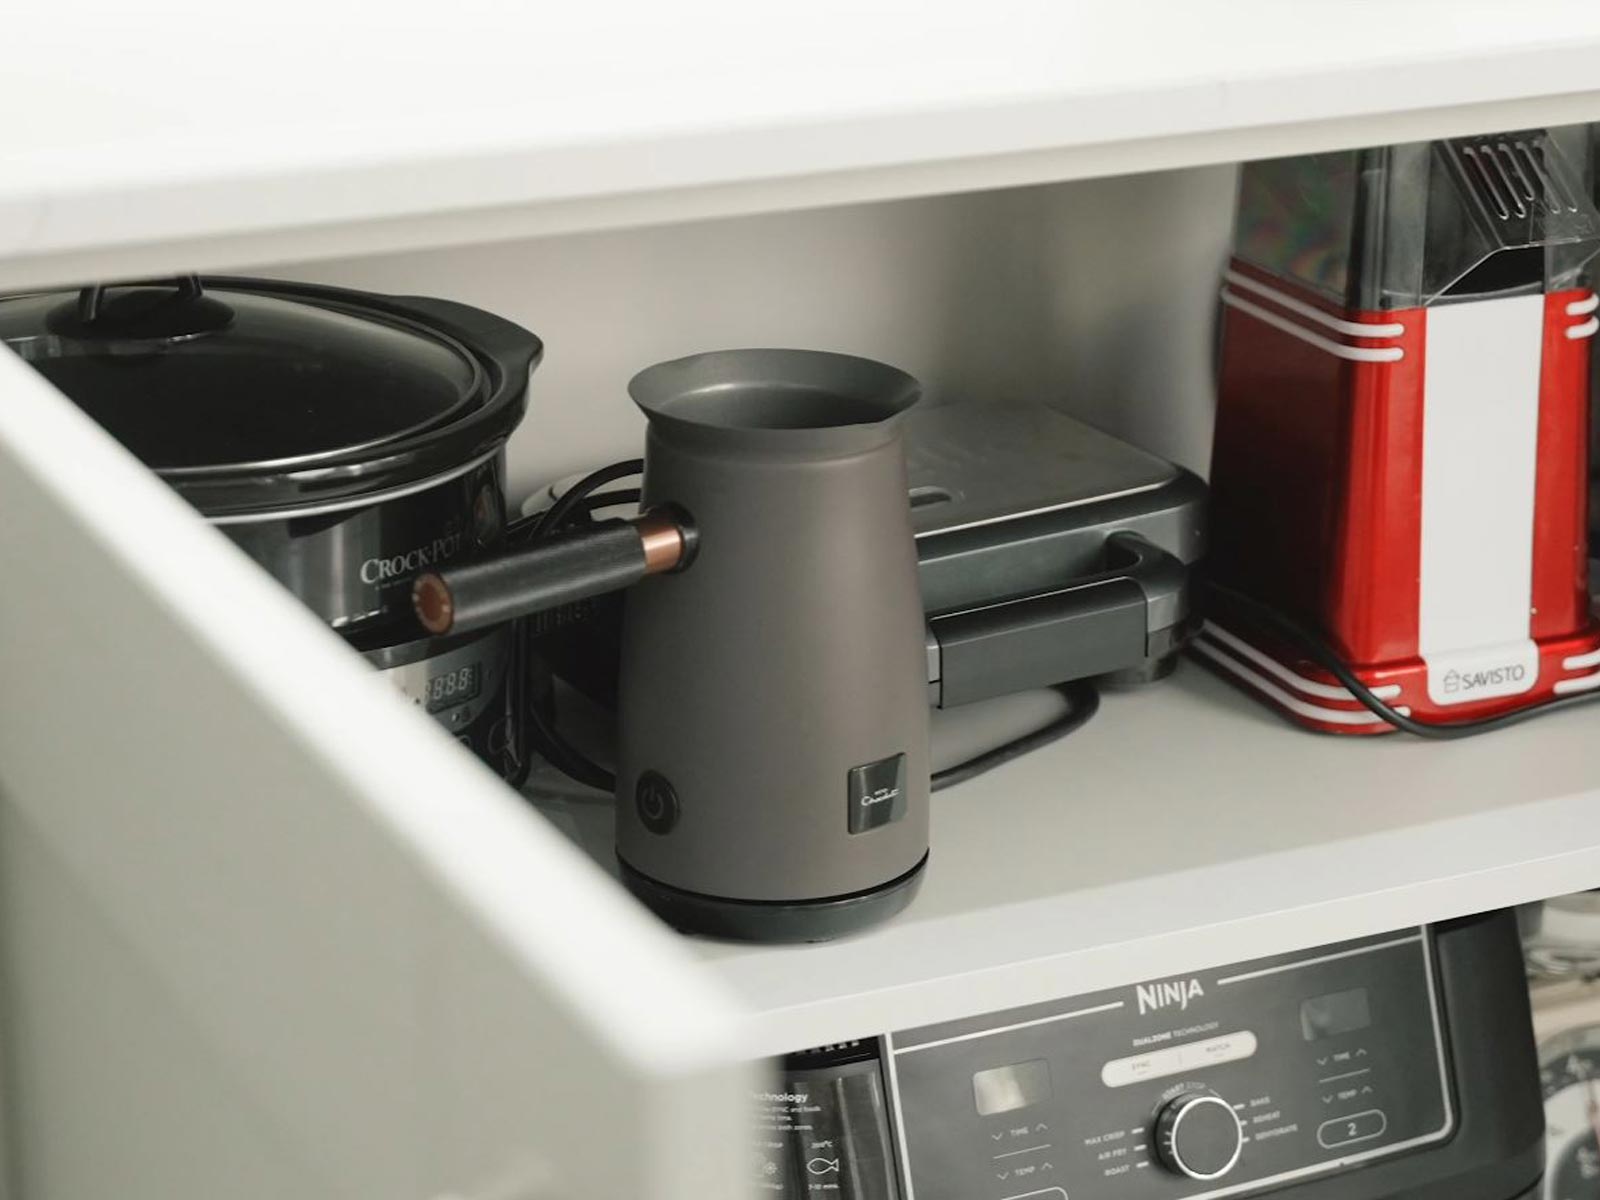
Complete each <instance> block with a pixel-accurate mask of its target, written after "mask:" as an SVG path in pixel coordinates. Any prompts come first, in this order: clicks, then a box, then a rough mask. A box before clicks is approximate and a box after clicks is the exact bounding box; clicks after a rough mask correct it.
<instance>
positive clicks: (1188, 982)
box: [883, 929, 1454, 1200]
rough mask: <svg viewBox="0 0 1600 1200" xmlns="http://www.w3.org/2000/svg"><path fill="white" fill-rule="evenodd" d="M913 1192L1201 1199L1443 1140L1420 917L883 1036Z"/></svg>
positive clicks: (1035, 1199)
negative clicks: (1377, 931) (1236, 961)
mask: <svg viewBox="0 0 1600 1200" xmlns="http://www.w3.org/2000/svg"><path fill="white" fill-rule="evenodd" d="M883 1056H884V1064H883V1065H884V1072H885V1076H886V1078H887V1080H888V1084H889V1097H888V1100H889V1103H890V1105H891V1107H892V1109H893V1110H894V1112H895V1114H896V1124H897V1125H898V1127H899V1129H898V1132H899V1155H900V1167H901V1174H902V1176H903V1177H904V1178H905V1179H906V1180H907V1182H909V1184H910V1186H909V1187H907V1188H906V1189H905V1190H906V1193H907V1194H908V1195H910V1196H914V1197H915V1200H1024V1198H1025V1200H1068V1198H1069V1197H1070V1198H1072V1200H1076V1198H1078V1197H1081V1196H1094V1197H1108V1198H1109V1197H1116V1198H1120V1200H1169V1198H1180V1197H1181V1198H1183V1200H1198V1198H1200V1197H1208V1196H1221V1195H1233V1194H1236V1193H1239V1192H1245V1191H1253V1190H1255V1189H1257V1188H1262V1189H1265V1188H1270V1187H1272V1186H1274V1185H1277V1184H1280V1183H1288V1182H1290V1181H1293V1180H1300V1179H1304V1178H1309V1177H1313V1176H1315V1175H1318V1174H1320V1173H1323V1172H1326V1171H1331V1170H1337V1169H1339V1168H1341V1167H1344V1166H1349V1165H1355V1164H1358V1163H1364V1162H1367V1161H1370V1160H1372V1159H1375V1158H1380V1157H1383V1156H1386V1155H1391V1154H1396V1153H1399V1152H1401V1151H1404V1150H1409V1149H1414V1148H1417V1147H1421V1146H1424V1145H1428V1144H1432V1143H1435V1142H1440V1141H1443V1140H1445V1139H1447V1138H1448V1137H1449V1136H1450V1134H1451V1132H1452V1130H1453V1128H1454V1118H1453V1113H1452V1106H1451V1100H1450V1085H1449V1073H1448V1068H1447V1066H1446V1063H1447V1061H1448V1052H1447V1047H1446V1044H1445V1031H1444V1027H1443V1022H1442V1020H1441V1019H1440V1013H1439V1006H1438V1000H1437V991H1436V983H1435V979H1434V965H1433V960H1432V950H1431V944H1430V941H1429V938H1428V936H1427V934H1426V932H1425V931H1424V930H1420V929H1419V930H1410V931H1407V932H1401V933H1396V934H1389V935H1385V936H1380V937H1374V938H1367V939H1363V940H1361V941H1356V942H1348V943H1343V944H1341V945H1338V946H1333V947H1326V948H1322V949H1319V950H1317V951H1315V952H1310V953H1306V954H1301V955H1287V956H1283V957H1280V958H1274V959H1265V960H1261V961H1259V962H1253V963H1247V964H1241V965H1237V966H1232V967H1226V968H1223V969H1220V970H1216V971H1209V972H1198V973H1196V974H1194V975H1186V976H1182V977H1179V978H1173V979H1159V980H1151V981H1149V982H1148V983H1142V984H1139V985H1137V986H1135V987H1131V988H1122V989H1118V990H1115V991H1109V992H1101V993H1096V994H1093V995H1088V996H1079V997H1076V998H1074V999H1072V1000H1068V1001H1061V1002H1057V1003H1054V1004H1045V1005H1036V1006H1032V1007H1029V1008H1023V1009H1015V1010H1012V1011H1009V1012H1005V1013H1000V1014H993V1015H990V1016H987V1017H981V1018H976V1019H973V1020H967V1021H959V1022H952V1023H949V1024H945V1025H937V1026H930V1027H927V1028H922V1029H914V1030H909V1031H905V1032H901V1033H897V1034H894V1035H892V1036H890V1037H888V1038H886V1039H884V1046H883Z"/></svg>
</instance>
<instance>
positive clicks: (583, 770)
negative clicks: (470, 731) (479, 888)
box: [523, 458, 1100, 792]
mask: <svg viewBox="0 0 1600 1200" xmlns="http://www.w3.org/2000/svg"><path fill="white" fill-rule="evenodd" d="M643 470H644V461H643V460H642V459H637V458H633V459H628V460H627V461H625V462H618V463H612V464H611V465H610V466H608V467H601V468H600V469H599V470H597V471H592V472H590V473H589V474H588V475H585V476H584V477H583V478H582V479H580V480H579V481H578V482H577V483H575V484H573V485H572V487H570V488H569V489H567V491H565V492H563V493H562V495H561V497H560V498H559V499H557V500H556V502H555V503H554V504H552V505H551V506H550V507H549V508H548V509H546V510H545V511H544V513H543V514H541V515H540V516H538V517H535V518H530V523H529V524H528V526H527V530H526V532H525V534H524V535H523V537H524V538H525V539H526V540H530V541H531V540H533V539H536V538H542V537H549V536H550V535H552V534H554V533H557V532H559V531H560V530H561V528H562V527H563V526H564V525H566V524H569V523H571V522H572V521H574V520H579V519H583V518H586V517H587V516H588V515H589V514H591V513H592V512H594V511H595V510H596V509H598V508H605V507H609V506H610V505H613V504H623V503H627V502H630V501H633V502H637V501H638V499H639V493H638V491H637V490H633V489H628V490H624V491H617V492H607V493H604V494H601V495H595V493H596V492H598V491H599V489H601V488H603V487H605V486H606V485H607V484H611V483H615V482H617V481H618V480H621V479H627V478H630V477H631V476H634V475H638V474H641V473H642V472H643ZM1056 690H1057V691H1059V692H1060V693H1061V694H1062V695H1063V696H1065V697H1066V699H1067V710H1066V712H1064V713H1063V714H1062V715H1061V716H1059V717H1057V718H1056V719H1055V720H1053V721H1051V722H1050V723H1049V724H1047V725H1044V726H1042V727H1041V728H1039V729H1035V730H1033V731H1032V732H1031V733H1025V734H1023V735H1022V736H1021V737H1019V738H1015V739H1013V740H1011V741H1009V742H1006V743H1004V744H1003V745H1000V746H996V747H994V748H993V749H992V750H986V751H984V752H983V753H982V754H978V755H974V756H973V757H972V758H970V759H968V760H967V761H966V762H962V763H957V764H956V765H955V766H953V767H948V768H946V769H945V770H943V771H936V772H934V774H933V778H932V790H934V791H939V790H940V789H942V788H947V787H953V786H954V785H956V784H958V783H964V782H965V781H967V780H968V779H972V778H974V777H975V776H978V775H982V774H984V773H985V772H987V771H992V770H994V768H996V767H998V766H1002V765H1004V764H1005V763H1008V762H1010V761H1011V760H1012V759H1014V758H1018V757H1020V756H1022V755H1024V754H1027V753H1028V752H1029V751H1032V750H1037V749H1038V748H1039V747H1041V746H1046V745H1049V744H1050V743H1051V742H1054V741H1056V740H1058V739H1060V738H1064V737H1066V736H1067V734H1069V733H1072V732H1073V731H1074V730H1076V729H1080V728H1082V727H1083V725H1084V724H1086V723H1087V722H1088V720H1089V718H1090V717H1092V716H1094V714H1095V713H1096V712H1097V711H1098V710H1099V708H1100V695H1099V693H1098V692H1096V691H1095V689H1094V687H1093V686H1092V685H1090V684H1089V683H1086V682H1083V681H1079V682H1077V683H1068V684H1062V685H1060V686H1059V687H1058V688H1057V689H1056ZM528 727H529V733H530V735H531V738H532V740H533V742H534V746H535V748H536V749H537V750H538V751H539V753H540V754H542V755H543V756H544V757H545V760H546V761H548V762H549V763H550V765H551V766H553V767H555V768H556V770H558V771H560V772H561V773H562V774H563V775H566V776H567V777H568V778H569V779H573V780H576V781H577V782H578V783H581V784H584V785H586V786H588V787H592V788H598V789H599V790H600V791H604V792H615V791H616V787H617V777H616V774H615V772H613V771H611V770H609V769H607V768H606V767H603V766H601V765H600V764H599V763H597V762H595V761H594V760H593V759H591V758H590V757H589V756H588V755H586V754H584V753H583V751H581V750H579V749H578V748H577V747H576V746H574V745H572V743H570V742H569V741H567V739H566V738H565V737H564V736H563V735H562V733H561V731H560V730H558V729H556V728H555V726H554V724H553V723H551V722H547V721H546V720H545V719H544V714H543V713H541V712H539V710H538V708H537V706H535V705H532V704H530V705H529V706H528Z"/></svg>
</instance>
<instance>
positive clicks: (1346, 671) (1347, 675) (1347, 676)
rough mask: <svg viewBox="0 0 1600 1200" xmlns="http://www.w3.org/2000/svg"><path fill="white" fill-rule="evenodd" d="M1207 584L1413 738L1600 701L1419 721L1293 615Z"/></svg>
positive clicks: (1480, 728)
mask: <svg viewBox="0 0 1600 1200" xmlns="http://www.w3.org/2000/svg"><path fill="white" fill-rule="evenodd" d="M1205 586H1206V587H1207V589H1208V590H1209V591H1211V592H1212V593H1213V594H1215V595H1217V596H1220V597H1222V598H1223V599H1225V600H1226V601H1227V602H1228V603H1229V604H1231V605H1233V606H1235V607H1237V608H1241V609H1244V610H1245V611H1246V612H1248V613H1249V614H1250V615H1251V616H1252V617H1255V618H1256V619H1257V620H1259V621H1261V622H1262V623H1263V624H1264V625H1266V626H1268V627H1269V628H1271V629H1272V630H1274V631H1275V632H1277V633H1278V634H1279V635H1280V636H1281V637H1283V638H1284V639H1285V640H1286V641H1288V642H1289V643H1291V644H1292V645H1294V646H1295V647H1296V648H1297V649H1299V650H1301V651H1303V652H1304V653H1305V655H1306V656H1307V657H1308V658H1310V659H1311V661H1312V662H1314V663H1316V664H1317V665H1318V666H1320V667H1322V668H1323V669H1324V670H1325V671H1327V672H1328V673H1329V674H1330V675H1332V676H1333V677H1334V678H1335V679H1337V680H1338V681H1339V682H1340V683H1341V684H1343V685H1344V686H1345V687H1346V688H1347V689H1349V692H1350V694H1351V695H1352V696H1354V697H1355V698H1356V700H1357V701H1359V702H1360V704H1361V706H1362V707H1363V708H1365V709H1366V710H1367V711H1368V712H1370V713H1372V714H1373V715H1374V716H1377V717H1379V718H1381V719H1382V720H1384V721H1387V722H1388V723H1389V724H1390V725H1393V726H1394V727H1395V728H1396V729H1399V730H1402V731H1403V732H1405V733H1409V734H1412V735H1413V736H1415V737H1420V738H1432V739H1434V740H1435V741H1447V740H1451V739H1454V738H1464V737H1473V736H1474V735H1476V734H1480V733H1492V732H1493V731H1494V730H1496V729H1505V728H1506V727H1507V726H1510V725H1520V724H1521V723H1522V722H1523V721H1531V720H1532V719H1533V718H1534V717H1542V716H1544V715H1545V714H1547V713H1553V712H1561V711H1563V710H1564V709H1568V708H1578V707H1579V706H1581V705H1584V704H1592V703H1593V702H1595V701H1596V700H1600V689H1596V690H1594V691H1589V692H1579V693H1576V694H1575V695H1571V696H1563V697H1562V698H1561V699H1559V700H1550V701H1547V702H1546V703H1544V704H1540V705H1538V706H1537V707H1534V708H1522V709H1518V710H1516V711H1515V712H1508V713H1500V714H1499V715H1497V716H1493V717H1469V718H1467V719H1465V720H1461V721H1419V720H1417V719H1416V718H1415V717H1409V716H1407V715H1406V714H1405V713H1402V712H1398V711H1396V710H1395V709H1393V708H1391V707H1390V706H1389V705H1388V704H1386V703H1384V701H1382V700H1381V699H1379V698H1378V696H1377V695H1376V694H1375V693H1374V692H1373V691H1372V689H1371V688H1369V687H1368V686H1367V685H1366V684H1364V683H1362V682H1361V680H1360V679H1358V678H1356V674H1355V672H1354V671H1352V670H1351V669H1350V668H1349V666H1347V665H1346V664H1345V662H1344V660H1343V659H1341V658H1340V657H1339V655H1338V654H1337V653H1336V652H1335V651H1334V649H1333V647H1331V646H1329V645H1328V643H1327V642H1325V641H1324V640H1323V639H1322V638H1320V637H1318V636H1317V635H1316V634H1315V633H1313V632H1312V631H1311V630H1310V629H1308V628H1307V627H1306V626H1304V625H1302V624H1301V623H1300V622H1299V621H1296V620H1295V619H1294V618H1293V617H1291V616H1289V615H1288V614H1286V613H1283V612H1280V611H1279V610H1278V609H1276V608H1274V607H1273V606H1272V605H1270V604H1265V603H1263V602H1262V601H1260V600H1257V599H1256V598H1255V597H1254V596H1251V595H1248V594H1247V593H1245V592H1241V591H1239V590H1238V589H1237V588H1231V587H1228V586H1227V585H1226V584H1221V583H1217V582H1216V581H1215V580H1208V581H1207V582H1206V585H1205Z"/></svg>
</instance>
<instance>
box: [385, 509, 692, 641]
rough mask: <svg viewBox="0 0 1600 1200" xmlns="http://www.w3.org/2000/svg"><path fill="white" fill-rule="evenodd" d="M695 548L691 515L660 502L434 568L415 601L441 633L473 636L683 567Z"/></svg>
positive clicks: (420, 581)
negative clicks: (630, 515) (635, 513)
mask: <svg viewBox="0 0 1600 1200" xmlns="http://www.w3.org/2000/svg"><path fill="white" fill-rule="evenodd" d="M693 546H694V527H693V525H692V524H691V522H690V521H689V518H688V517H687V516H686V514H684V513H683V512H681V511H679V510H676V509H673V508H671V507H670V506H667V507H662V508H658V509H656V510H654V511H652V512H648V513H645V514H643V515H642V516H639V517H636V518H635V519H633V520H631V521H602V522H600V523H599V524H597V525H593V526H590V527H588V528H586V529H582V530H575V531H572V532H568V533H558V534H556V535H554V536H553V537H550V538H547V539H545V540H543V541H539V542H535V543H534V544H533V545H531V546H528V547H526V548H523V549H520V550H514V551H511V552H509V553H506V554H503V555H500V556H498V557H496V558H491V559H485V560H483V561H480V562H475V563H470V564H468V565H465V566H461V567H454V568H451V569H449V570H445V571H430V572H428V573H427V574H425V575H421V576H418V578H417V581H416V583H415V584H413V585H412V589H411V604H412V607H413V609H414V610H415V611H416V614H417V620H418V621H419V622H420V623H421V625H422V627H423V628H424V629H426V630H427V631H428V632H429V633H430V634H432V635H434V636H435V637H443V636H444V635H446V634H457V633H471V632H472V631H474V630H477V629H486V628H488V627H489V626H491V625H498V624H500V623H501V622H502V621H511V620H515V619H517V618H518V617H526V616H529V615H531V614H533V613H536V612H543V611H545V610H547V609H552V608H558V607H560V606H561V605H563V604H572V603H575V602H577V601H579V600H587V599H589V598H590V597H592V596H599V595H603V594H604V593H606V592H615V591H619V590H621V589H622V588H626V587H630V586H632V585H633V584H635V583H637V582H639V580H641V579H643V578H644V577H645V576H647V575H659V574H661V573H662V572H664V571H676V570H679V569H680V568H682V567H684V566H686V565H687V564H688V561H689V558H690V555H691V553H692V550H693Z"/></svg>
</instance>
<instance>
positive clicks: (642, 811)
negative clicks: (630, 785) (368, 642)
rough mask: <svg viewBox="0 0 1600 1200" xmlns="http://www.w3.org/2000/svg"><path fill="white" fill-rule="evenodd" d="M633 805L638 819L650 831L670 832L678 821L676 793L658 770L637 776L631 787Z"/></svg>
mask: <svg viewBox="0 0 1600 1200" xmlns="http://www.w3.org/2000/svg"><path fill="white" fill-rule="evenodd" d="M633 806H634V808H635V809H637V810H638V813H639V820H640V821H642V822H643V823H644V827H645V828H646V829H648V830H649V831H650V832H651V833H671V832H672V828H673V826H675V825H676V824H677V823H678V813H679V807H678V793H677V792H675V791H673V790H672V785H671V784H670V783H668V782H667V777H666V776H665V775H662V774H661V773H660V772H658V771H646V772H645V773H644V774H643V775H640V776H639V782H638V783H637V784H636V785H634V789H633Z"/></svg>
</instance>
